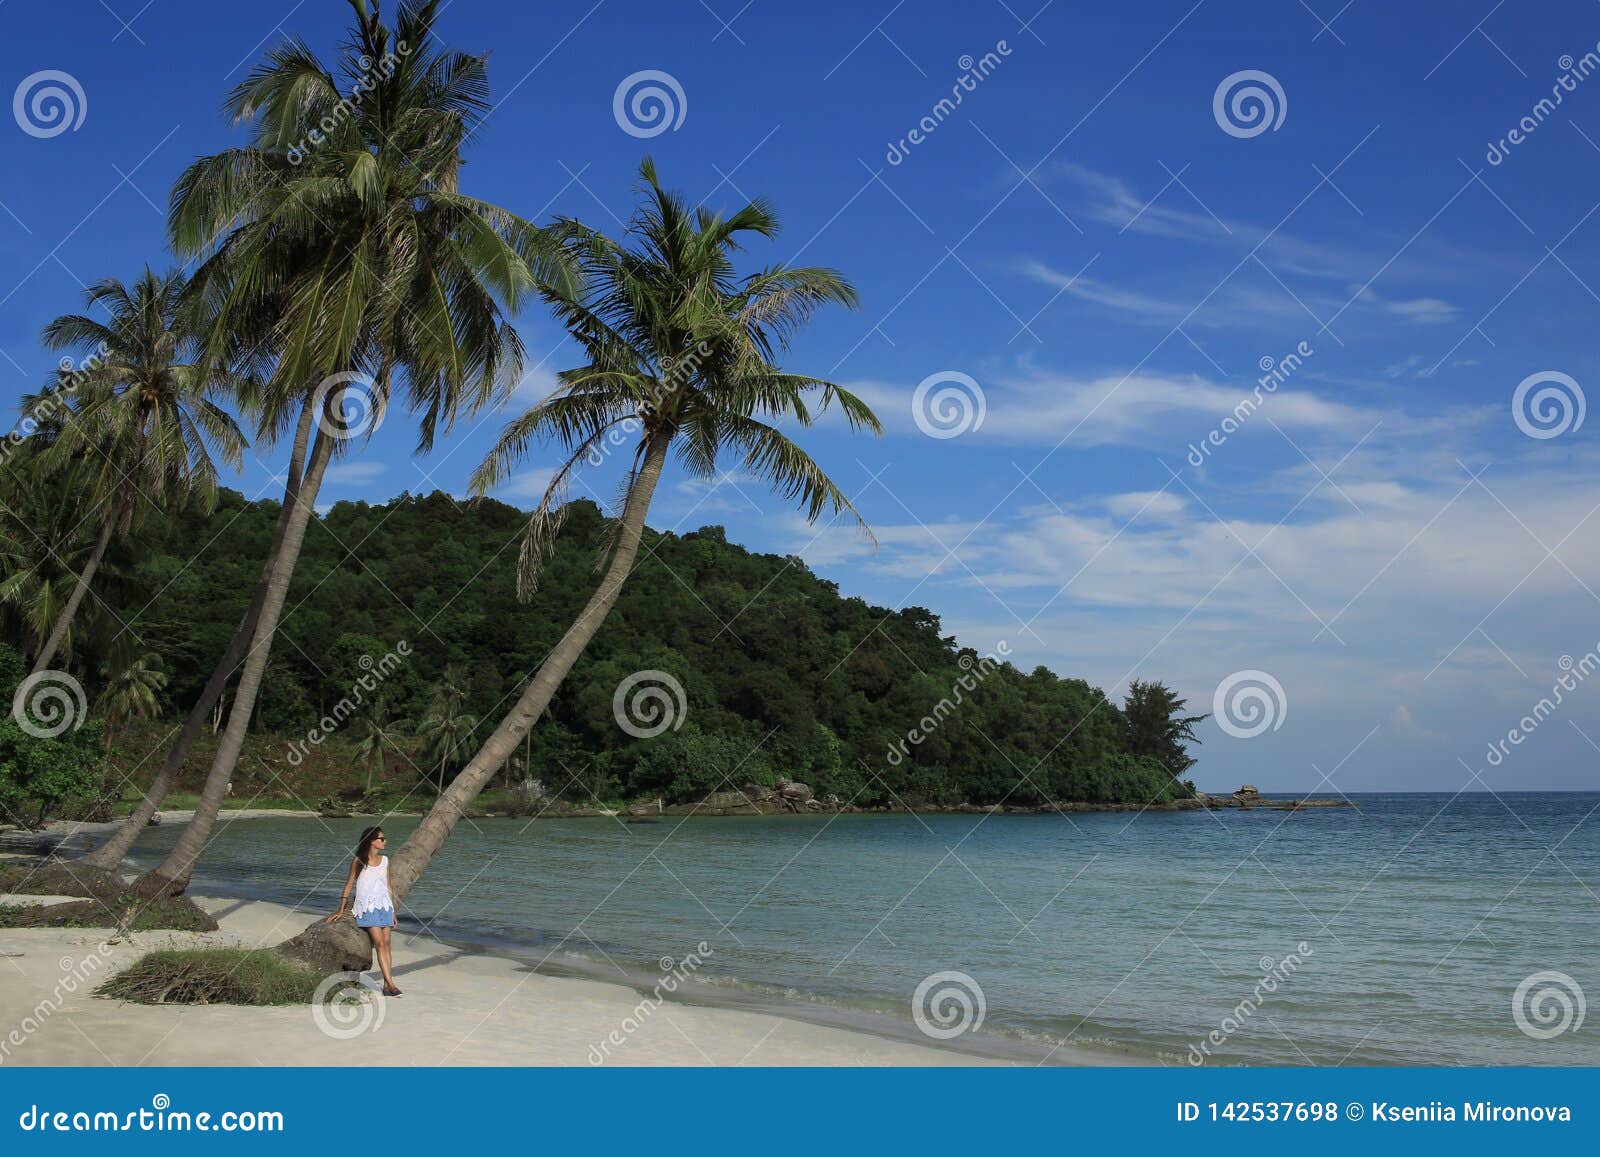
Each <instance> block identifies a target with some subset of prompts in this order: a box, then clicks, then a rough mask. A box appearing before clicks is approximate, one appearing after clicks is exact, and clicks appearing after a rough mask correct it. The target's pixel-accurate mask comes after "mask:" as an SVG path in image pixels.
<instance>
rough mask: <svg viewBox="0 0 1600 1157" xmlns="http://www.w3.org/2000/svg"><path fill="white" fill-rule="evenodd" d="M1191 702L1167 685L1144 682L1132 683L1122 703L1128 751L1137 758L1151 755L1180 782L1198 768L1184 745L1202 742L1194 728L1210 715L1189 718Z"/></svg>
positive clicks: (1135, 681) (1190, 716)
mask: <svg viewBox="0 0 1600 1157" xmlns="http://www.w3.org/2000/svg"><path fill="white" fill-rule="evenodd" d="M1188 705H1189V701H1188V700H1187V699H1182V698H1179V696H1178V693H1177V692H1176V691H1174V690H1172V688H1170V687H1168V686H1167V685H1166V684H1164V683H1156V682H1149V683H1146V682H1141V681H1140V680H1138V679H1135V680H1133V681H1132V682H1131V683H1129V684H1128V695H1127V698H1126V699H1125V700H1124V701H1123V704H1122V715H1123V718H1125V719H1126V720H1127V722H1128V750H1129V751H1130V752H1132V753H1133V754H1134V755H1143V756H1149V757H1150V758H1151V759H1154V760H1155V761H1156V762H1157V763H1159V764H1161V766H1162V767H1164V768H1166V769H1167V773H1168V774H1169V775H1171V776H1172V778H1173V779H1178V778H1179V777H1181V776H1182V775H1183V773H1184V772H1186V771H1188V770H1189V769H1190V768H1191V767H1193V766H1194V763H1195V760H1194V758H1193V757H1192V756H1191V755H1190V754H1189V752H1188V749H1187V748H1186V747H1185V746H1184V745H1185V744H1188V743H1199V742H1200V740H1199V739H1198V738H1197V737H1196V736H1195V733H1194V725H1195V724H1196V723H1200V722H1202V721H1203V720H1204V719H1206V718H1207V716H1204V715H1185V714H1184V713H1183V712H1184V708H1186V707H1187V706H1188Z"/></svg>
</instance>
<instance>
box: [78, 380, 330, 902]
mask: <svg viewBox="0 0 1600 1157" xmlns="http://www.w3.org/2000/svg"><path fill="white" fill-rule="evenodd" d="M312 417H313V411H312V410H311V408H310V407H309V406H308V407H306V409H305V410H304V411H302V413H301V415H300V422H299V425H298V427H297V428H296V430H295V439H294V444H293V449H292V450H291V451H290V454H289V469H288V481H287V483H286V485H285V487H284V495H283V505H282V506H280V507H279V509H278V524H277V528H276V529H275V530H274V531H273V536H272V544H271V545H270V546H269V547H268V548H267V558H266V562H265V563H264V564H263V566H262V569H261V578H260V579H259V580H258V581H257V583H256V589H255V593H254V595H252V596H251V599H250V604H249V606H248V607H246V608H245V613H244V617H243V618H242V619H240V621H239V625H238V627H236V628H235V629H234V632H233V638H232V639H230V640H229V642H228V646H227V648H226V649H225V650H224V651H223V653H222V658H221V659H220V660H218V662H217V665H216V667H215V668H214V669H213V670H212V672H211V677H210V678H209V679H207V680H206V685H205V687H204V688H203V689H202V690H201V692H200V698H199V699H197V700H195V702H194V705H193V706H192V707H190V709H189V714H188V715H187V716H185V717H184V721H183V727H182V728H181V729H180V730H179V732H178V738H177V739H176V741H174V743H173V745H172V747H171V748H170V749H168V751H167V756H166V759H164V760H163V761H162V763H161V768H160V770H159V771H157V772H156V776H155V779H153V780H152V781H151V783H150V787H149V789H148V790H147V791H146V792H145V794H144V798H143V799H141V800H140V801H139V803H138V806H136V807H135V808H134V809H133V812H132V814H131V815H129V816H128V818H127V819H125V820H123V821H122V823H121V825H120V826H118V828H117V829H116V830H115V831H114V832H112V834H111V836H110V838H109V839H107V840H106V842H105V843H103V844H101V845H100V846H99V847H98V848H96V849H95V850H94V851H92V852H90V853H89V854H88V855H86V856H84V857H83V863H85V864H88V865H89V866H90V867H95V868H103V869H105V870H106V871H109V872H114V871H116V870H117V868H118V867H119V866H120V865H121V863H122V858H123V857H124V856H126V855H127V854H128V851H129V850H130V849H131V848H132V847H133V845H134V843H135V842H137V840H138V839H139V835H140V833H142V832H143V831H144V829H145V827H146V826H147V825H148V824H149V822H150V819H151V817H153V816H154V815H155V814H156V811H157V810H158V809H159V808H160V807H161V802H162V801H163V800H164V799H166V797H167V792H169V791H170V790H172V783H173V781H174V780H175V779H176V778H177V775H178V771H179V769H180V768H182V767H183V763H184V760H185V759H187V758H188V757H189V751H190V749H191V748H192V747H193V746H194V741H195V740H196V739H198V738H199V736H200V732H201V730H202V729H203V728H204V727H205V724H206V718H207V717H208V716H209V715H210V714H211V711H212V709H213V708H214V707H217V706H218V703H219V701H220V700H221V698H222V693H223V692H224V691H225V690H226V689H227V686H228V680H229V679H231V678H232V677H233V674H234V672H235V670H237V668H238V666H239V660H240V659H241V658H243V657H244V652H245V647H246V646H248V645H249V643H250V640H251V639H252V638H253V637H254V634H255V628H256V623H257V622H258V621H259V619H260V617H261V608H262V607H263V606H264V605H265V602H266V597H267V583H268V580H269V579H270V578H271V576H272V573H273V568H274V567H275V566H276V564H277V560H278V556H279V554H280V553H281V552H282V549H283V538H284V533H285V531H286V530H287V528H288V522H289V517H290V515H291V514H292V513H293V511H294V506H295V498H296V495H297V494H298V491H299V482H300V474H301V472H302V469H303V467H304V464H305V457H306V447H307V445H308V443H309V441H310V434H311V419H312ZM213 730H214V728H213Z"/></svg>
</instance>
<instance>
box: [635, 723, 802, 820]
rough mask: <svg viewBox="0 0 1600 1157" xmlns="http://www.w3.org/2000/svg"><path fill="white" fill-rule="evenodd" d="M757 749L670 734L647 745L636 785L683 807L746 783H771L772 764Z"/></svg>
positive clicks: (693, 734) (725, 739) (716, 738)
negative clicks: (693, 801) (708, 795)
mask: <svg viewBox="0 0 1600 1157" xmlns="http://www.w3.org/2000/svg"><path fill="white" fill-rule="evenodd" d="M752 746H753V745H751V744H746V743H742V742H740V741H739V740H737V739H735V738H734V737H732V736H729V735H707V734H704V733H703V732H699V731H678V732H671V733H669V734H667V735H663V736H660V737H659V738H657V739H652V740H649V741H647V743H646V744H645V748H644V752H643V754H641V755H640V756H639V760H638V762H637V763H635V764H634V767H633V775H632V785H631V786H632V787H633V788H634V789H636V790H637V791H639V792H640V793H642V794H650V795H659V796H661V797H662V798H663V799H665V800H666V801H667V802H668V803H680V802H683V801H686V800H698V799H701V798H703V797H704V796H705V795H706V794H707V793H708V792H713V791H730V790H733V789H734V788H737V787H739V786H740V785H741V784H745V783H762V784H770V783H772V782H773V779H772V767H771V765H770V764H769V763H768V762H767V760H766V758H765V757H764V756H763V755H762V754H761V752H759V751H755V752H752V751H751V747H752ZM730 777H731V778H730Z"/></svg>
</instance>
